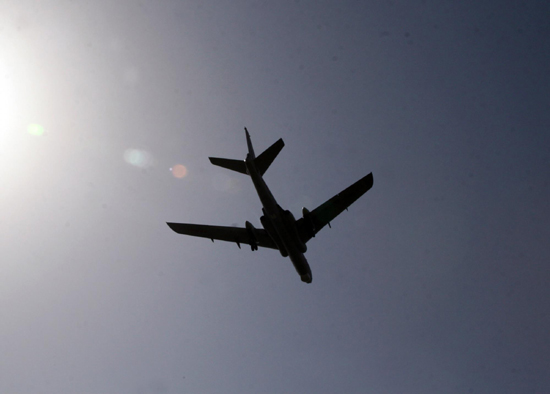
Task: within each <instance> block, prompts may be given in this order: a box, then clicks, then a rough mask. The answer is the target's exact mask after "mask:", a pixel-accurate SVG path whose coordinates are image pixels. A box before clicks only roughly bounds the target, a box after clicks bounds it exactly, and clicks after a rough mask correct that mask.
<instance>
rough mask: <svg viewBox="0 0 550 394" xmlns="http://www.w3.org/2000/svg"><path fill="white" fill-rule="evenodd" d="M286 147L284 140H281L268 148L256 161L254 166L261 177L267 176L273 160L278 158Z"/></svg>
mask: <svg viewBox="0 0 550 394" xmlns="http://www.w3.org/2000/svg"><path fill="white" fill-rule="evenodd" d="M284 146H285V143H284V142H283V139H282V138H280V139H279V140H278V141H277V142H275V143H274V144H273V145H271V146H270V147H269V148H267V149H266V150H265V151H263V152H262V154H261V155H260V156H258V157H256V158H255V159H254V165H255V166H256V169H257V170H258V172H259V173H260V175H263V174H265V172H266V171H267V169H268V168H269V166H270V165H271V163H273V160H275V158H276V157H277V155H278V154H279V152H280V151H281V149H283V147H284Z"/></svg>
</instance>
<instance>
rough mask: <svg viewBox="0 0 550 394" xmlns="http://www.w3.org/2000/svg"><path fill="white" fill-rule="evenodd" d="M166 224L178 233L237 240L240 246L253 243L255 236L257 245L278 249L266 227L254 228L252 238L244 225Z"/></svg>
mask: <svg viewBox="0 0 550 394" xmlns="http://www.w3.org/2000/svg"><path fill="white" fill-rule="evenodd" d="M166 224H167V225H168V226H170V228H171V229H172V230H174V231H175V232H176V233H178V234H186V235H192V236H194V237H202V238H209V239H211V240H212V242H214V240H215V239H217V240H220V241H227V242H235V243H237V245H239V248H240V247H241V246H240V244H247V245H252V244H253V243H254V238H255V240H256V241H257V243H256V245H257V246H261V247H264V248H271V249H277V250H278V248H277V246H276V245H275V243H274V242H273V240H272V239H271V237H270V236H269V234H267V231H265V230H264V229H254V232H253V237H254V238H251V233H250V232H249V230H248V229H246V228H242V227H225V226H208V225H205V224H188V223H166Z"/></svg>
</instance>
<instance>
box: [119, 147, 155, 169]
mask: <svg viewBox="0 0 550 394" xmlns="http://www.w3.org/2000/svg"><path fill="white" fill-rule="evenodd" d="M124 161H126V163H128V164H131V165H133V166H135V167H139V168H147V167H150V166H151V165H152V164H153V158H152V157H151V155H150V154H149V152H147V151H144V150H141V149H126V150H125V151H124Z"/></svg>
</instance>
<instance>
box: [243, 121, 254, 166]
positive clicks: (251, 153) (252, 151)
mask: <svg viewBox="0 0 550 394" xmlns="http://www.w3.org/2000/svg"><path fill="white" fill-rule="evenodd" d="M244 131H245V133H246V144H247V145H248V154H249V155H250V158H251V159H255V158H256V155H255V154H254V148H253V147H252V141H251V140H250V134H248V130H247V129H246V127H245V128H244Z"/></svg>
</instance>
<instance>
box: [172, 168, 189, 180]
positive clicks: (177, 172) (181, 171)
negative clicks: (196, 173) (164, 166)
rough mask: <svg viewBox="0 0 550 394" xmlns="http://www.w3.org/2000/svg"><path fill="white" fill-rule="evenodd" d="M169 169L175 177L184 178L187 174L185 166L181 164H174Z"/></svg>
mask: <svg viewBox="0 0 550 394" xmlns="http://www.w3.org/2000/svg"><path fill="white" fill-rule="evenodd" d="M170 171H172V175H174V177H175V178H180V179H181V178H185V176H186V175H187V168H185V166H184V165H182V164H176V165H175V166H174V167H172V168H170Z"/></svg>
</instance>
